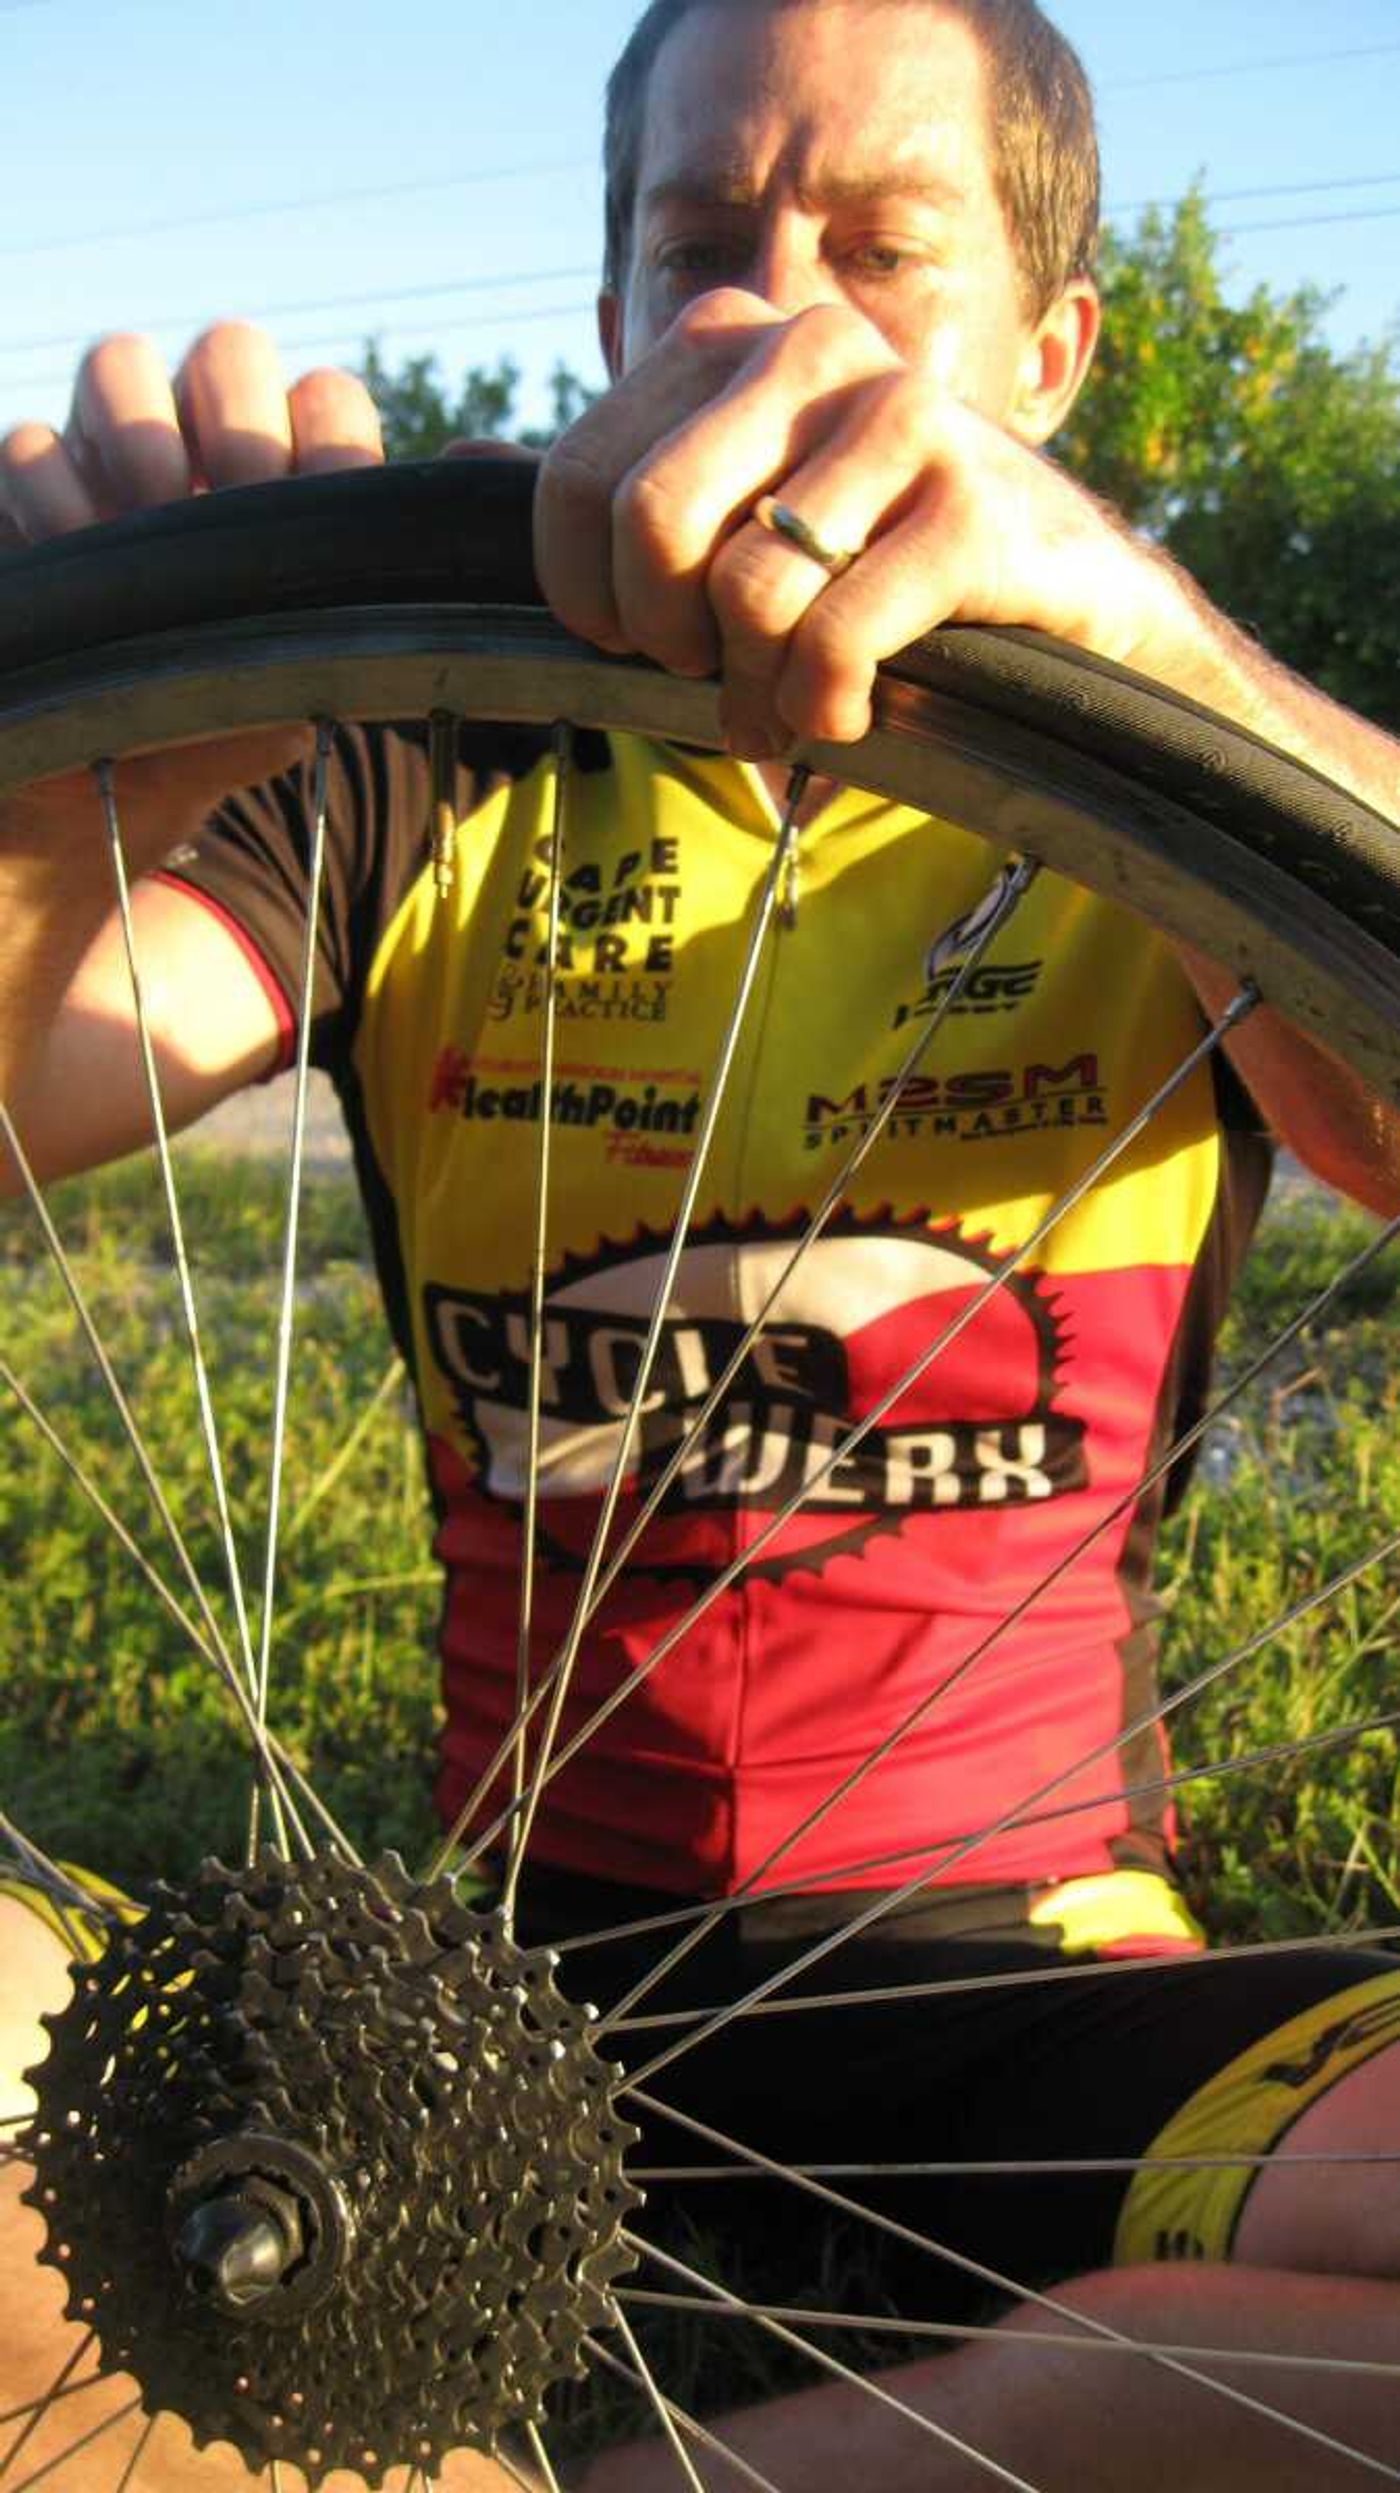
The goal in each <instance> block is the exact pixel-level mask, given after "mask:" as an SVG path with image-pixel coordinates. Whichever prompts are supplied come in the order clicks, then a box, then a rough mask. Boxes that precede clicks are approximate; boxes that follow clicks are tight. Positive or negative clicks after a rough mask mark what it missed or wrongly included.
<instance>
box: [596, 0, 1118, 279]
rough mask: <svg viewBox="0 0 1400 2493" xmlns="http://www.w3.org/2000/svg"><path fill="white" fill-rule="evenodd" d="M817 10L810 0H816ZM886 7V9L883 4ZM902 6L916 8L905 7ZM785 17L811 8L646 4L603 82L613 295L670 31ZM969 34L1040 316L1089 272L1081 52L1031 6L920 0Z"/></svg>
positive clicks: (608, 275)
mask: <svg viewBox="0 0 1400 2493" xmlns="http://www.w3.org/2000/svg"><path fill="white" fill-rule="evenodd" d="M816 4H817V5H819V0H816ZM889 4H892V0H887V5H889ZM903 4H904V5H906V6H913V5H915V0H903ZM707 5H709V6H723V7H729V8H739V7H742V8H750V9H752V8H783V7H793V6H809V7H810V6H812V5H814V0H651V5H650V7H649V8H648V9H647V10H646V11H645V12H644V13H643V15H642V17H641V18H640V19H639V20H638V23H637V24H636V26H635V27H634V28H633V30H632V34H631V36H630V38H629V40H628V43H627V46H626V49H625V50H624V52H623V53H622V56H621V58H620V59H619V61H618V64H617V67H616V68H615V69H614V71H613V73H612V76H611V78H610V79H609V81H608V102H607V124H606V133H605V138H604V150H603V156H604V170H605V173H606V177H607V209H606V216H607V230H606V255H605V259H604V267H603V281H604V284H605V285H607V286H608V287H610V288H611V289H612V290H613V291H614V292H615V293H620V292H621V290H622V287H623V284H624V282H625V279H626V273H627V262H628V258H629V256H630V253H631V248H632V223H633V218H634V216H635V214H636V207H637V177H638V170H639V167H640V164H641V155H642V134H643V130H644V127H645V122H646V108H647V90H648V87H649V84H650V80H651V73H652V69H653V67H654V65H655V62H656V58H657V54H658V53H659V52H660V50H661V47H662V45H663V44H664V43H665V41H666V38H667V36H668V35H669V34H670V33H671V31H672V29H673V28H674V27H676V26H678V25H679V24H680V22H681V20H682V18H684V17H686V16H688V15H689V13H690V11H691V10H692V9H695V8H700V7H702V6H707ZM918 5H920V6H924V7H929V6H932V7H937V8H939V9H941V10H942V11H943V12H944V14H945V16H949V17H957V18H961V19H962V21H963V23H964V24H965V25H967V26H968V27H970V28H971V30H972V33H973V34H974V35H975V36H976V37H977V40H978V42H979V44H980V45H981V49H982V56H983V59H984V60H985V62H986V65H987V94H988V105H989V112H990V119H991V140H992V169H993V175H994V178H995V182H996V189H997V196H998V198H999V199H1000V201H1001V206H1002V211H1003V214H1004V215H1005V218H1006V223H1007V230H1008V232H1009V234H1010V236H1011V242H1012V247H1013V249H1014V251H1015V253H1016V257H1017V260H1018V262H1019V264H1020V268H1021V273H1022V278H1023V280H1024V286H1025V294H1026V300H1027V305H1028V308H1029V309H1030V311H1031V312H1032V314H1033V315H1034V317H1036V318H1039V316H1040V314H1041V313H1042V312H1044V311H1047V310H1048V309H1049V307H1050V305H1051V304H1052V303H1053V302H1054V300H1055V298H1056V296H1057V295H1058V294H1059V293H1060V292H1061V291H1062V290H1063V288H1064V287H1065V286H1066V285H1068V283H1069V281H1070V279H1071V278H1072V277H1082V276H1086V275H1087V274H1088V272H1089V270H1090V268H1091V267H1092V265H1093V258H1094V251H1095V246H1096V244H1097V240H1098V226H1099V150H1098V139H1097V136H1096V134H1095V129H1094V104H1093V97H1092V95H1091V93H1090V90H1089V81H1088V79H1087V77H1086V76H1085V74H1084V69H1083V67H1082V65H1081V63H1080V60H1079V57H1078V54H1077V53H1076V52H1075V51H1074V50H1073V48H1072V46H1071V45H1070V44H1068V43H1067V42H1066V41H1065V38H1064V36H1063V35H1062V34H1060V33H1059V31H1058V30H1057V28H1055V27H1054V26H1052V25H1051V23H1050V21H1049V19H1048V18H1047V17H1046V16H1045V15H1044V14H1043V12H1042V11H1041V9H1040V8H1039V7H1037V5H1036V0H918Z"/></svg>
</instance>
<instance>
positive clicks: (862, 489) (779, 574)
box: [709, 369, 936, 760]
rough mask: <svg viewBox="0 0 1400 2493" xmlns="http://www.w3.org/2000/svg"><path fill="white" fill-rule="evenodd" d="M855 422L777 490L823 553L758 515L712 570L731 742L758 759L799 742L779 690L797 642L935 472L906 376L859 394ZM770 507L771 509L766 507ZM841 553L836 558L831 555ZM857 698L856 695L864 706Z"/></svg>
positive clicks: (851, 403) (836, 429)
mask: <svg viewBox="0 0 1400 2493" xmlns="http://www.w3.org/2000/svg"><path fill="white" fill-rule="evenodd" d="M845 406H846V412H845V415H844V418H843V419H842V420H841V421H839V422H837V423H836V424H835V425H834V426H833V428H832V430H831V431H830V432H829V434H828V435H827V437H826V438H825V439H824V440H823V441H822V443H821V444H820V446H819V447H818V448H817V449H816V450H815V451H814V452H813V453H812V455H811V456H810V457H809V458H807V459H805V460H804V461H802V462H801V464H800V465H798V466H796V467H795V468H794V469H793V470H792V471H791V473H790V474H789V475H788V476H786V477H785V478H784V479H783V481H782V483H781V485H780V486H779V487H778V488H777V495H776V498H777V499H778V500H779V501H780V502H781V504H783V505H785V506H787V508H788V509H789V510H790V511H791V512H792V513H793V514H794V515H795V518H796V519H797V520H798V521H800V522H801V523H802V524H803V526H804V527H805V529H806V531H807V532H808V533H809V534H810V537H811V539H812V548H804V547H803V546H802V545H801V544H799V543H797V542H794V539H793V537H792V536H791V535H790V534H787V533H784V532H783V530H782V529H781V527H773V526H771V525H767V526H766V525H764V524H762V522H761V520H760V518H759V516H758V513H757V512H755V515H754V516H753V517H752V518H751V519H750V520H748V521H747V522H746V523H745V525H744V526H743V527H742V528H740V529H738V530H736V532H735V533H734V535H733V536H732V537H731V538H730V540H729V542H728V544H727V545H725V546H724V547H723V549H722V550H721V552H720V553H719V555H718V556H717V557H716V560H715V562H714V564H713V565H712V567H711V571H710V578H709V597H710V603H711V606H712V608H713V611H714V614H715V618H716V621H717V623H718V625H719V629H720V636H721V644H722V666H723V673H724V687H725V725H726V731H727V734H728V737H729V742H730V747H731V749H732V750H733V751H734V752H736V753H740V754H743V755H745V756H746V757H748V758H749V759H754V760H757V759H764V758H768V757H770V756H771V755H773V754H774V753H777V752H781V751H782V750H783V749H784V748H785V747H786V746H787V745H788V744H789V743H790V741H791V727H790V724H789V722H787V721H786V720H785V719H784V717H783V714H782V710H781V707H780V704H779V700H778V687H779V683H780V681H781V680H782V677H783V674H784V670H785V668H786V666H787V663H788V656H789V645H790V642H791V640H792V636H793V635H794V634H795V633H796V632H797V630H798V628H799V626H800V625H801V624H802V623H803V621H804V619H805V618H806V617H807V616H808V615H809V614H810V613H811V610H812V609H813V607H814V606H815V605H816V604H817V603H818V601H819V600H824V599H825V598H827V597H829V596H830V594H831V591H832V589H833V586H834V585H835V584H836V581H837V580H838V579H839V578H840V577H842V576H844V571H843V566H847V565H848V564H849V562H850V561H851V560H852V559H854V558H859V557H860V556H861V555H862V554H863V552H864V550H865V549H866V548H867V547H868V545H869V544H870V542H871V541H872V539H874V538H876V537H877V536H879V535H880V534H881V533H882V532H884V531H886V530H887V529H889V528H890V527H892V526H893V525H894V523H895V521H896V519H897V517H898V515H899V513H900V511H901V509H902V508H903V506H904V504H905V503H906V501H907V500H908V498H909V497H910V495H911V493H912V492H913V491H914V489H915V487H916V484H917V481H918V479H919V477H920V475H921V474H922V473H923V472H924V471H925V470H926V468H927V465H928V462H929V456H930V445H931V441H932V440H934V439H936V424H935V421H934V420H932V418H933V415H934V412H935V411H931V410H930V407H929V404H928V401H927V397H926V394H925V392H924V391H923V389H922V388H921V387H920V385H919V384H917V383H916V382H915V381H914V380H913V379H912V377H911V376H910V375H909V374H908V373H907V372H905V371H904V370H902V369H900V370H896V371H894V372H891V373H888V374H881V375H879V376H878V377H877V378H876V379H874V380H873V381H869V382H866V383H864V384H862V385H861V386H860V387H859V389H858V390H856V391H854V392H851V393H848V394H847V397H846V401H845ZM760 507H761V506H760ZM813 549H821V550H829V552H830V554H831V555H832V557H833V558H834V560H833V561H832V562H824V561H823V560H822V559H821V553H820V551H819V550H813ZM855 700H856V697H855V695H854V694H853V696H852V708H853V709H854V707H855Z"/></svg>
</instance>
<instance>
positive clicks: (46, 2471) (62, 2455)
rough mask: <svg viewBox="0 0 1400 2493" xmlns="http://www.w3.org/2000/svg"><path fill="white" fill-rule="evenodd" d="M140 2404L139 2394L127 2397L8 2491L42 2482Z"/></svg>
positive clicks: (20, 2491) (18, 2492)
mask: <svg viewBox="0 0 1400 2493" xmlns="http://www.w3.org/2000/svg"><path fill="white" fill-rule="evenodd" d="M140 2405H141V2400H140V2397H139V2396H137V2397H135V2398H129V2399H128V2400H127V2403H126V2405H125V2406H119V2407H118V2408H116V2410H115V2412H114V2413H113V2414H111V2415H108V2416H106V2417H104V2419H103V2421H102V2422H101V2423H100V2424H94V2425H93V2428H92V2430H91V2432H85V2433H84V2434H83V2437H82V2439H81V2441H70V2442H69V2444H68V2447H67V2449H66V2450H60V2451H59V2453H58V2456H57V2458H50V2459H46V2460H45V2462H44V2464H43V2466H42V2467H36V2468H35V2470H34V2473H33V2475H32V2476H24V2477H22V2478H21V2480H20V2482H19V2483H18V2484H12V2485H11V2486H10V2493H29V2488H30V2486H31V2485H32V2484H42V2483H43V2482H44V2479H45V2477H46V2476H51V2475H52V2474H53V2472H54V2470H55V2468H57V2467H66V2466H67V2464H68V2461H69V2460H70V2458H76V2457H77V2456H78V2453H79V2451H80V2450H90V2449H91V2448H92V2445H93V2443H94V2441H100V2440H101V2439H102V2437H103V2435H104V2433H109V2432H114V2431H115V2430H116V2427H117V2425H118V2424H124V2423H125V2422H126V2419H127V2417H128V2415H135V2414H136V2413H137V2412H138V2410H139V2408H140ZM3 2474H4V2469H3V2467H0V2476H3Z"/></svg>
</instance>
